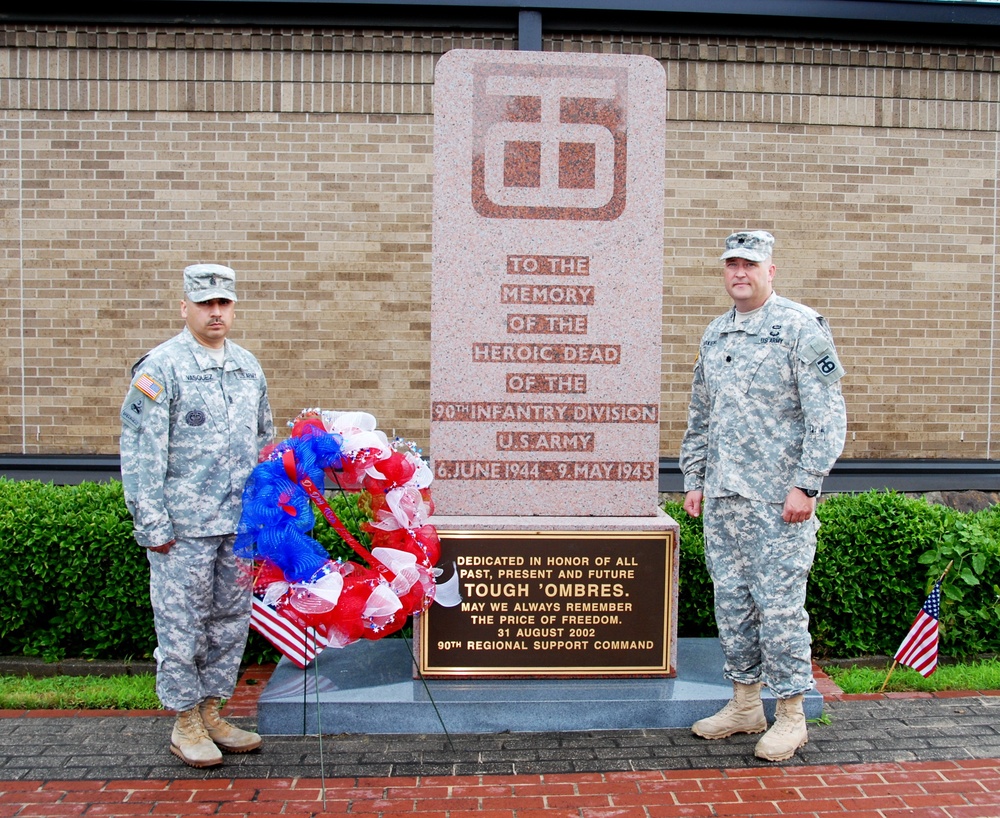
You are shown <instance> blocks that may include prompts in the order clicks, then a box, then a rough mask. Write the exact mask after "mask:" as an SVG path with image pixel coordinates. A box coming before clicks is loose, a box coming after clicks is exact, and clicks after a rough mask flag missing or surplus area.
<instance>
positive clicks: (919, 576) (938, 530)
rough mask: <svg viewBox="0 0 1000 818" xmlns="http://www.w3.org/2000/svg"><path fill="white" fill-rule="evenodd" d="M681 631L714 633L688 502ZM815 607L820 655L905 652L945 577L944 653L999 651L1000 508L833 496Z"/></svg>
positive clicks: (826, 507) (819, 553) (696, 523)
mask: <svg viewBox="0 0 1000 818" xmlns="http://www.w3.org/2000/svg"><path fill="white" fill-rule="evenodd" d="M664 509H665V510H666V512H667V513H668V514H670V515H671V516H672V517H673V518H674V519H676V520H677V521H678V522H679V523H680V526H681V566H680V606H679V607H680V611H679V612H678V622H679V628H678V631H679V635H681V636H706V635H710V633H714V631H711V629H710V624H711V619H712V613H711V607H712V590H711V588H712V583H711V580H710V579H709V577H708V572H707V570H706V569H705V562H704V556H705V552H704V546H703V543H702V531H701V525H700V520H691V518H689V517H688V516H687V514H686V513H685V512H684V510H683V506H682V505H681V504H680V503H674V502H669V503H666V504H665V505H664ZM816 514H817V516H818V517H819V519H820V523H821V524H822V525H821V527H820V531H819V542H818V544H817V549H816V560H815V563H814V564H813V570H812V574H811V575H810V578H809V589H808V596H807V601H806V607H807V609H808V611H809V615H810V631H811V633H812V635H813V652H814V654H815V655H816V656H817V657H844V658H851V657H857V656H864V655H875V654H887V655H892V654H893V653H895V652H896V649H897V648H898V647H899V644H900V642H901V641H902V640H903V637H904V636H905V635H906V632H907V630H909V627H910V624H911V623H912V622H913V618H914V617H915V616H916V614H917V612H918V611H919V610H920V606H921V605H922V604H923V601H924V599H925V598H926V596H927V594H928V593H929V592H930V589H931V587H932V586H933V584H934V580H935V579H937V578H938V577H939V576H940V575H941V574H942V572H943V571H944V570H945V568H946V567H947V564H948V562H949V560H954V566H953V567H952V569H951V570H950V571H949V574H948V577H947V579H946V580H945V582H944V583H943V584H942V610H941V652H942V653H943V654H944V655H948V656H953V657H957V658H964V657H969V656H974V655H976V654H980V653H986V652H996V651H998V650H1000V506H993V507H992V508H989V509H987V510H985V511H980V512H975V513H969V514H963V513H961V512H958V511H955V510H953V509H950V508H947V507H945V506H939V505H933V504H931V503H928V502H926V501H925V500H923V499H912V498H908V497H906V496H904V495H902V494H898V493H896V492H874V491H871V492H866V493H863V494H853V495H851V494H841V495H834V496H831V497H829V498H827V499H825V500H824V501H823V502H822V503H820V505H819V506H818V507H817V510H816Z"/></svg>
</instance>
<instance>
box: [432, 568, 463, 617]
mask: <svg viewBox="0 0 1000 818" xmlns="http://www.w3.org/2000/svg"><path fill="white" fill-rule="evenodd" d="M452 567H453V568H454V572H453V573H452V575H451V579H449V580H447V581H446V582H442V583H441V584H440V585H436V586H434V587H435V591H434V601H435V602H436V603H437V604H438V605H443V606H444V607H445V608H454V607H455V606H456V605H458V603H459V602H461V601H462V594H461V589H460V588H459V587H458V582H459V577H458V566H457V565H455V563H452ZM435 570H436V571H437V573H438V574H440V573H441V571H440V569H435Z"/></svg>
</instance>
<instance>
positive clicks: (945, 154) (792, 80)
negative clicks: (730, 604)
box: [0, 26, 1000, 458]
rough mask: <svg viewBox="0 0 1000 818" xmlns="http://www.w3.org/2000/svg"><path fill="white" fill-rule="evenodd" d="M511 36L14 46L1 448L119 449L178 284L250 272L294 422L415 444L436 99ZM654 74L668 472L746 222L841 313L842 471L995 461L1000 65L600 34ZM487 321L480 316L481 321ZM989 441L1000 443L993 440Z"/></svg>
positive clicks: (112, 36) (214, 36)
mask: <svg viewBox="0 0 1000 818" xmlns="http://www.w3.org/2000/svg"><path fill="white" fill-rule="evenodd" d="M513 47H514V41H513V39H512V37H510V36H508V35H501V34H496V35H491V34H477V35H472V34H465V35H463V34H454V35H450V34H447V33H425V32H418V31H398V32H395V31H393V32H374V31H372V32H350V31H342V32H341V31H331V30H322V31H310V30H295V31H289V30H281V31H277V30H271V31H269V30H257V29H254V30H251V29H246V30H235V29H227V30H212V31H204V32H197V31H191V30H188V31H185V30H168V29H142V28H121V29H111V28H101V27H79V28H66V27H51V28H39V27H14V26H8V28H7V29H6V30H4V31H3V32H0V117H2V123H0V125H2V133H0V171H2V176H0V185H2V199H0V202H2V213H0V276H2V282H3V290H2V292H0V311H2V315H3V319H4V323H3V333H4V341H3V344H2V345H0V412H2V415H0V417H2V420H0V452H3V453H26V454H32V453H43V454H45V453H106V454H110V453H114V452H116V451H117V434H118V429H119V425H118V409H119V406H120V403H121V399H122V396H123V394H124V391H125V388H126V386H127V378H128V368H129V365H130V363H131V362H132V360H134V359H135V358H136V357H137V356H138V355H140V354H142V353H143V352H144V351H145V350H146V349H148V348H149V347H151V346H153V345H155V344H156V343H158V342H160V341H162V340H164V339H166V338H167V337H169V336H170V335H172V334H173V333H174V332H175V331H177V330H178V329H179V328H180V327H181V325H182V324H181V320H180V316H179V307H178V303H179V299H180V296H181V293H180V271H181V269H182V268H183V267H184V266H185V264H187V263H190V262H194V261H218V262H222V263H226V264H229V265H231V266H233V267H234V268H235V269H236V270H237V272H238V274H239V275H240V297H241V301H240V305H239V309H238V313H237V327H236V330H235V332H234V338H235V339H236V340H238V341H240V342H241V343H244V344H245V345H246V346H247V347H249V348H250V349H251V350H253V351H255V352H256V353H257V355H258V357H259V358H260V359H261V362H262V363H263V365H264V367H265V370H266V371H267V373H268V380H269V384H270V389H271V395H272V402H273V405H274V408H275V415H276V420H277V421H278V422H279V423H281V422H283V421H284V420H286V419H288V418H290V417H292V416H293V415H295V414H296V413H297V412H298V411H299V409H301V408H303V407H305V406H316V405H321V406H324V407H357V408H364V409H367V410H369V411H371V412H373V413H374V414H375V415H376V416H377V417H378V418H379V420H380V423H381V426H382V428H384V429H385V430H386V431H387V432H390V433H391V432H392V431H393V430H396V431H397V432H398V433H400V434H402V435H405V436H407V437H409V438H412V439H414V440H416V441H417V442H418V443H419V444H420V445H426V441H427V434H428V402H429V392H428V387H429V384H428V361H429V341H430V325H429V315H430V265H431V232H430V227H431V225H430V214H431V183H432V179H431V152H432V131H433V122H432V87H433V72H434V64H435V61H436V59H437V58H438V57H439V56H440V55H441V54H442V53H444V52H445V51H447V50H450V49H452V48H513ZM545 47H546V48H547V49H552V50H576V51H605V52H627V53H644V54H650V55H652V56H653V57H655V58H657V59H659V60H660V61H661V62H662V64H663V66H664V68H665V70H666V74H667V123H666V127H667V156H666V178H665V180H664V184H665V190H666V199H667V209H666V224H665V239H666V247H667V250H666V253H665V259H664V263H665V287H664V294H665V307H664V316H663V318H664V321H663V333H664V359H663V379H662V389H663V402H662V433H661V454H662V455H663V456H666V457H674V456H676V454H677V449H678V445H679V441H680V436H681V434H682V432H683V427H684V419H685V409H686V403H687V390H688V382H689V375H690V369H691V365H692V363H693V359H694V356H695V353H696V350H697V341H698V338H699V336H700V334H701V330H702V329H703V327H704V325H705V324H706V323H707V322H708V320H710V318H712V317H713V316H714V315H715V314H717V313H718V312H721V311H722V310H723V309H724V308H725V306H726V298H725V293H724V292H723V290H722V287H721V281H720V279H719V276H718V275H717V272H716V271H717V269H718V267H717V262H716V261H715V259H716V258H717V256H718V253H719V246H720V244H721V242H722V239H723V238H724V237H725V235H726V234H727V233H728V232H730V230H732V229H735V228H742V227H745V226H751V227H761V228H765V229H768V230H771V231H772V232H773V233H774V234H775V236H776V237H777V240H778V245H777V249H776V252H775V262H776V264H777V266H778V275H777V278H776V286H777V288H778V290H779V292H781V293H782V294H783V295H787V296H790V297H792V298H796V299H798V300H802V301H805V302H806V303H808V304H810V305H812V306H814V307H816V308H817V309H819V310H820V311H821V312H823V313H824V314H825V315H826V316H827V317H828V318H829V320H830V322H831V324H832V325H833V327H834V330H835V332H836V335H837V337H838V343H839V348H840V351H841V355H842V358H843V361H844V364H845V366H846V367H847V369H848V376H847V378H846V380H845V392H846V396H847V400H848V408H849V412H850V431H849V433H848V444H847V449H846V451H845V457H856V458H868V457H890V458H921V457H967V458H983V457H993V458H996V457H998V456H1000V371H998V365H1000V356H998V352H997V346H998V340H997V334H998V330H1000V327H997V325H996V324H997V319H998V317H1000V314H998V306H997V302H998V275H997V271H996V252H997V223H998V216H997V204H998V202H997V196H996V177H997V167H998V162H1000V145H998V127H1000V69H998V65H1000V64H998V62H997V61H998V56H1000V50H998V51H992V50H983V49H961V48H955V47H951V46H947V47H944V46H942V47H938V48H935V47H929V46H919V47H918V46H903V45H898V46H884V45H883V46H880V45H870V46H859V45H850V44H837V43H818V42H817V43H810V42H799V41H794V42H793V41H788V42H783V41H769V42H762V41H750V40H738V39H719V38H708V37H704V38H700V39H698V38H689V39H684V38H679V37H672V38H656V37H649V36H643V37H636V38H635V39H628V38H623V37H620V36H614V37H612V36H608V37H605V38H600V37H597V36H586V37H579V38H560V39H554V40H550V39H547V40H546V42H545ZM470 320H475V318H474V316H472V317H470ZM991 424H992V430H991V429H990V425H991Z"/></svg>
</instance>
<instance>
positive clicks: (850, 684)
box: [823, 659, 1000, 693]
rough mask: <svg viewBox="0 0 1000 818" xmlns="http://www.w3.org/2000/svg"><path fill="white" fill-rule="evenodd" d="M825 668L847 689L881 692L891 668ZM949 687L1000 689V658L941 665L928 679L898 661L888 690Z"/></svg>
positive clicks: (930, 690)
mask: <svg viewBox="0 0 1000 818" xmlns="http://www.w3.org/2000/svg"><path fill="white" fill-rule="evenodd" d="M823 670H824V671H825V672H826V674H827V675H828V676H829V677H830V678H831V679H832V680H833V681H834V682H835V683H836V684H837V686H838V687H839V688H840V689H841V690H843V691H844V692H845V693H878V692H879V691H881V690H882V684H883V682H885V677H886V675H887V674H888V672H889V668H871V667H857V666H853V667H847V668H844V667H825V668H823ZM946 690H1000V659H984V660H982V661H977V662H970V663H968V664H953V665H952V664H948V665H938V668H937V670H936V671H935V672H934V673H932V674H931V675H930V676H928V677H927V678H926V679H925V678H924V677H923V676H921V675H920V674H919V673H917V672H916V671H915V670H910V668H908V667H903V666H902V665H897V666H896V669H895V670H894V671H893V672H892V675H891V676H890V677H889V684H887V685H886V688H885V691H884V692H885V693H940V692H942V691H946Z"/></svg>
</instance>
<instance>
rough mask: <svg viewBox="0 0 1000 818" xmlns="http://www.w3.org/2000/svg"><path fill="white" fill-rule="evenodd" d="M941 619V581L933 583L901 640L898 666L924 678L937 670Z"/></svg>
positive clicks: (895, 657)
mask: <svg viewBox="0 0 1000 818" xmlns="http://www.w3.org/2000/svg"><path fill="white" fill-rule="evenodd" d="M940 618H941V580H940V579H939V580H938V581H937V582H935V583H934V589H933V590H932V591H931V592H930V594H929V595H928V597H927V599H926V600H924V605H923V607H922V608H921V609H920V613H918V614H917V618H916V619H914V620H913V625H912V626H910V632H909V633H908V634H906V638H905V639H903V644H901V645H900V646H899V650H897V651H896V655H895V656H894V657H893V658H894V659H895V660H896V661H897V662H899V664H901V665H906V666H907V667H911V668H913V669H914V670H915V671H917V673H919V674H920V675H921V676H923V677H924V678H926V677H928V676H930V675H931V674H932V673H933V672H934V671H935V670H937V660H938V631H939V628H938V621H939V620H940Z"/></svg>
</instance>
